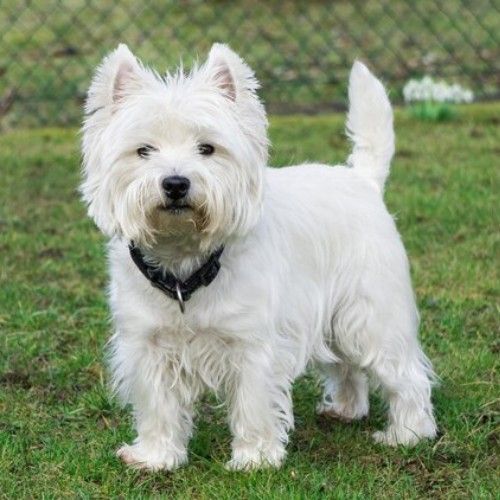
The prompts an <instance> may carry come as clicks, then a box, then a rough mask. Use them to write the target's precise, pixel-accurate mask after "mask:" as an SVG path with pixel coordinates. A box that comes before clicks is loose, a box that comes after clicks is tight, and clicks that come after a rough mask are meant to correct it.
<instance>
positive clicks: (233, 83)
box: [205, 43, 260, 101]
mask: <svg viewBox="0 0 500 500" xmlns="http://www.w3.org/2000/svg"><path fill="white" fill-rule="evenodd" d="M205 70H206V72H207V78H208V80H209V83H210V84H212V85H214V86H215V87H216V88H217V89H218V90H219V91H220V92H221V94H223V95H224V96H225V97H226V98H227V99H229V100H231V101H238V99H239V98H240V97H244V96H245V95H247V96H248V95H249V94H251V95H255V91H256V90H257V89H258V88H259V87H260V85H259V82H258V81H257V79H256V78H255V74H254V72H253V71H252V69H251V68H250V66H248V65H247V64H246V63H245V62H244V61H243V59H241V57H240V56H238V54H236V52H233V51H232V50H231V49H230V48H229V47H228V46H227V45H224V44H222V43H214V44H213V45H212V48H211V49H210V53H209V55H208V60H207V62H206V64H205Z"/></svg>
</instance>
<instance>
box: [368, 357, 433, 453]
mask: <svg viewBox="0 0 500 500" xmlns="http://www.w3.org/2000/svg"><path fill="white" fill-rule="evenodd" d="M413 349H414V350H416V351H417V352H414V353H412V354H411V355H410V356H404V357H401V358H398V359H395V358H392V359H385V360H384V361H382V362H379V363H375V364H373V365H372V366H371V369H370V371H371V373H372V374H373V376H374V379H375V380H376V381H378V382H379V383H380V385H381V387H382V390H383V393H384V395H385V397H386V398H387V400H388V402H389V424H388V426H387V428H386V429H385V430H384V431H378V432H375V433H374V434H373V438H374V439H375V441H376V442H378V443H384V444H388V445H391V446H397V445H398V444H403V445H414V444H416V443H417V442H418V441H419V440H420V439H422V438H433V437H435V436H436V422H435V420H434V416H433V412H432V403H431V381H430V376H431V372H430V365H429V363H428V361H427V358H426V357H425V355H424V353H423V352H422V351H421V350H420V348H416V349H415V347H413ZM381 359H382V358H381Z"/></svg>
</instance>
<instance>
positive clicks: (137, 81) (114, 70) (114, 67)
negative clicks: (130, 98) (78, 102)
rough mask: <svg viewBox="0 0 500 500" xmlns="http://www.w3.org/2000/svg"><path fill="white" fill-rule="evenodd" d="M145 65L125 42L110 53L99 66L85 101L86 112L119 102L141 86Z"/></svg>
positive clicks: (89, 112)
mask: <svg viewBox="0 0 500 500" xmlns="http://www.w3.org/2000/svg"><path fill="white" fill-rule="evenodd" d="M145 73H146V71H145V70H144V67H143V66H142V64H141V63H140V62H139V61H138V59H137V58H136V57H135V56H134V54H132V52H131V51H130V49H129V48H128V47H127V46H126V45H125V44H124V43H122V44H120V45H118V47H117V48H116V49H115V50H114V51H113V52H111V53H110V54H108V55H107V56H106V57H105V58H104V59H103V61H102V62H101V64H100V65H99V66H98V68H97V70H96V72H95V74H94V78H93V79H92V83H91V84H90V88H89V91H88V94H87V100H86V102H85V113H86V114H91V113H93V112H94V111H97V110H98V109H101V108H104V107H106V106H111V105H113V104H116V103H119V102H120V101H121V100H123V99H125V98H126V96H127V95H129V94H132V93H133V92H134V91H136V90H138V89H140V88H141V86H142V85H143V84H144V80H145Z"/></svg>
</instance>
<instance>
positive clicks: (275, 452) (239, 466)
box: [226, 443, 286, 471]
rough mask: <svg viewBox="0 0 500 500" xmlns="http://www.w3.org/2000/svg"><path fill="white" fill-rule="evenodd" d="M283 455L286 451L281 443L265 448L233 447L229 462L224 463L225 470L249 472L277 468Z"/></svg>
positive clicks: (250, 446)
mask: <svg viewBox="0 0 500 500" xmlns="http://www.w3.org/2000/svg"><path fill="white" fill-rule="evenodd" d="M285 455H286V451H285V447H284V446H283V444H282V443H277V444H275V445H265V446H255V445H251V444H242V445H237V446H235V445H233V453H232V456H231V460H229V462H227V463H226V469H228V470H234V471H236V470H241V471H250V470H255V469H265V468H268V467H275V468H278V467H280V466H281V464H282V462H283V460H284V458H285Z"/></svg>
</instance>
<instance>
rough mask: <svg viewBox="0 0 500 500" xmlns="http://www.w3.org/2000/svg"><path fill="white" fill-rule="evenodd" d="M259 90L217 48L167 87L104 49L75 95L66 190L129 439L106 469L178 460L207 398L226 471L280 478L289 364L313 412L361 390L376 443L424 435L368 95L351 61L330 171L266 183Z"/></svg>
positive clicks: (283, 174) (428, 419) (351, 414)
mask: <svg viewBox="0 0 500 500" xmlns="http://www.w3.org/2000/svg"><path fill="white" fill-rule="evenodd" d="M258 87H259V85H258V82H257V81H256V79H255V77H254V74H253V72H252V70H251V69H250V68H249V67H248V66H247V65H246V64H245V63H244V62H243V61H242V60H241V59H240V58H239V57H238V56H237V55H236V54H235V53H234V52H232V51H231V50H230V49H229V48H228V47H227V46H224V45H220V44H216V45H214V46H213V47H212V49H211V51H210V54H209V56H208V60H207V61H206V62H205V63H204V64H203V65H201V66H200V67H198V68H195V69H194V70H193V71H192V72H191V73H190V74H188V75H186V74H184V73H183V72H182V71H179V72H178V73H176V74H168V75H167V76H166V77H160V76H159V75H158V74H156V73H154V72H153V71H151V70H149V69H147V68H145V67H144V66H143V65H142V64H141V63H140V62H139V61H138V60H137V59H136V58H135V57H134V56H133V55H132V53H131V52H130V51H129V50H128V48H127V47H126V46H125V45H120V46H119V47H118V48H117V49H116V50H115V51H114V52H113V53H111V54H110V55H109V56H108V57H106V59H105V60H104V61H103V63H102V64H101V66H100V67H99V68H98V70H97V73H96V75H95V77H94V80H93V82H92V85H91V87H90V90H89V93H88V99H87V102H86V118H85V124H84V127H83V157H84V181H83V184H82V186H81V190H82V193H83V197H84V199H85V201H86V203H87V204H88V212H89V215H90V216H91V217H92V218H93V219H94V220H95V222H96V224H97V225H98V226H99V228H100V229H101V230H102V231H103V232H104V233H105V234H106V235H108V236H109V237H110V243H109V265H110V271H111V285H110V303H111V309H112V313H113V319H114V324H115V333H114V335H113V337H112V339H111V366H112V371H113V380H114V384H115V388H116V390H117V391H118V393H119V394H120V395H121V397H122V398H123V401H125V402H126V403H130V404H131V405H132V407H133V410H134V417H135V425H136V429H137V438H136V440H135V441H134V443H133V444H131V445H126V446H123V447H122V448H121V449H120V450H119V451H118V455H119V456H120V457H121V458H122V460H123V461H124V462H126V463H127V464H131V465H134V466H135V467H144V468H148V469H154V470H157V469H166V470H170V469H174V468H175V467H177V466H179V465H181V464H183V463H185V462H186V461H187V451H186V450H187V445H188V441H189V438H190V436H191V434H192V428H193V405H194V404H195V402H196V400H197V399H198V398H199V397H200V396H201V395H202V393H203V392H204V391H205V390H207V389H209V390H213V391H215V392H217V393H218V394H220V395H221V396H223V397H224V398H225V399H226V401H227V404H228V413H229V425H230V428H231V432H232V435H233V441H232V457H231V460H230V461H229V463H228V467H230V468H233V469H248V468H255V467H259V466H265V465H273V466H279V465H280V464H281V462H282V461H283V459H284V457H285V445H286V442H287V435H288V431H289V430H290V429H291V428H292V427H293V411H292V401H291V394H290V393H291V386H292V383H293V381H294V380H295V379H296V378H297V377H298V376H299V375H301V374H302V373H304V371H305V369H306V367H307V366H308V365H315V366H317V367H318V368H319V369H320V371H321V373H322V374H323V377H324V395H323V398H322V401H321V403H320V404H319V405H318V411H319V412H321V413H326V414H328V415H331V416H334V417H337V418H341V419H343V420H353V419H359V418H362V417H364V416H366V415H367V414H368V376H369V377H370V378H371V379H372V380H374V381H375V383H376V384H377V385H378V386H380V387H381V388H382V389H383V393H384V394H385V396H386V397H387V400H388V403H389V423H388V426H387V428H386V429H385V430H383V431H380V432H376V433H375V434H374V439H375V440H376V441H377V442H381V443H386V444H389V445H396V444H407V445H409V444H414V443H416V442H417V441H418V440H419V439H421V438H426V437H433V436H435V434H436V424H435V421H434V417H433V413H432V405H431V400H430V396H431V380H432V369H431V365H430V363H429V361H428V360H427V358H426V357H425V355H424V354H423V352H422V349H421V347H420V345H419V342H418V339H417V329H418V313H417V309H416V306H415V300H414V296H413V291H412V286H411V282H410V275H409V269H408V261H407V257H406V254H405V250H404V247H403V244H402V242H401V239H400V237H399V234H398V232H397V229H396V226H395V224H394V221H393V219H392V217H391V216H390V215H389V213H388V212H387V209H386V207H385V205H384V202H383V189H384V182H385V180H386V177H387V175H388V173H389V164H390V161H391V157H392V155H393V152H394V133H393V126H392V110H391V106H390V103H389V101H388V98H387V96H386V93H385V91H384V88H383V86H382V84H381V83H380V82H379V81H378V80H377V79H376V78H375V77H374V76H373V75H372V74H371V73H370V72H369V71H368V69H367V68H366V67H365V66H363V64H361V63H359V62H356V63H355V64H354V66H353V68H352V72H351V76H350V81H349V99H350V110H349V115H348V119H347V127H348V130H349V135H350V138H351V139H352V142H353V145H354V146H353V152H352V154H351V156H350V157H349V159H348V161H347V163H348V166H347V167H345V166H337V167H331V166H326V165H317V164H307V165H302V166H295V167H289V168H282V169H273V168H268V167H267V166H266V165H267V163H266V162H267V156H268V139H267V134H266V129H267V120H266V114H265V111H264V108H263V106H262V104H261V102H260V101H259V98H258V97H257V95H256V89H257V88H258Z"/></svg>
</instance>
